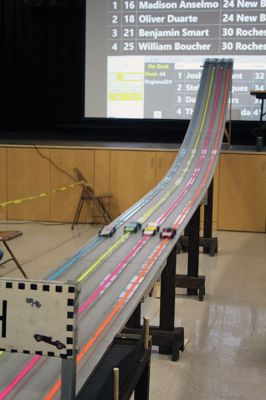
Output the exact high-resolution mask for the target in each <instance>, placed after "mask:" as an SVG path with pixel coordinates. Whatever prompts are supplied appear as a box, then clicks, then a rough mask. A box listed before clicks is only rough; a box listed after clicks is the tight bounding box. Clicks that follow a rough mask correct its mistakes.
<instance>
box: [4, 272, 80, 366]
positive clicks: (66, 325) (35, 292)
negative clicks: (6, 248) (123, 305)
mask: <svg viewBox="0 0 266 400" xmlns="http://www.w3.org/2000/svg"><path fill="white" fill-rule="evenodd" d="M78 295H79V288H78V286H77V285H76V284H75V283H69V282H67V283H62V282H48V281H30V280H19V279H7V278H5V279H3V278H0V351H7V352H11V353H24V354H38V355H41V356H51V357H62V358H72V357H73V355H74V354H75V351H76V349H77V343H76V340H77V310H78Z"/></svg>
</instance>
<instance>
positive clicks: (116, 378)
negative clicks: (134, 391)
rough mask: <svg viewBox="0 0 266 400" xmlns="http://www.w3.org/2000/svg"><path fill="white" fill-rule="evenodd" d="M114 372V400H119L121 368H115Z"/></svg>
mask: <svg viewBox="0 0 266 400" xmlns="http://www.w3.org/2000/svg"><path fill="white" fill-rule="evenodd" d="M113 374H114V396H113V398H114V400H119V368H114V369H113Z"/></svg>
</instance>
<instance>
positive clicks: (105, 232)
mask: <svg viewBox="0 0 266 400" xmlns="http://www.w3.org/2000/svg"><path fill="white" fill-rule="evenodd" d="M115 231H116V228H115V226H114V225H112V224H110V225H105V226H104V227H103V228H102V229H101V230H100V232H99V233H98V235H99V236H103V237H111V236H113V234H114V233H115Z"/></svg>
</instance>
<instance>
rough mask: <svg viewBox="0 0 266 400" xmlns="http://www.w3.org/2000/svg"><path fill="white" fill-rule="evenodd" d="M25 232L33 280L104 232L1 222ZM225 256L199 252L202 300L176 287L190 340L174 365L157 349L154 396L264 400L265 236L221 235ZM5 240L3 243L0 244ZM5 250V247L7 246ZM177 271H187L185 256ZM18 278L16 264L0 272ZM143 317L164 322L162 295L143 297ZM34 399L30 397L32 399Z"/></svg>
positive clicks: (17, 248)
mask: <svg viewBox="0 0 266 400" xmlns="http://www.w3.org/2000/svg"><path fill="white" fill-rule="evenodd" d="M13 229H20V230H21V231H22V232H23V236H22V237H20V238H17V239H15V240H14V241H12V242H10V246H11V247H12V249H13V250H14V253H15V255H16V256H17V258H18V259H19V260H20V262H21V264H22V266H23V268H24V269H25V271H26V272H27V274H28V275H29V276H30V277H32V278H41V277H45V275H47V273H48V272H49V271H52V270H54V269H55V268H56V267H57V266H58V265H59V264H61V263H63V261H65V260H67V259H68V258H69V257H70V256H71V255H73V253H74V252H75V251H77V250H78V249H79V248H80V247H82V245H83V244H85V243H86V241H87V240H88V239H89V238H90V237H91V236H93V235H94V234H96V233H97V232H98V229H99V226H97V225H79V226H78V227H77V228H75V230H74V231H71V229H70V225H69V224H39V223H18V224H16V223H12V224H11V223H8V224H5V223H1V224H0V230H2V231H3V230H13ZM217 236H218V240H219V254H218V256H216V257H209V256H208V255H203V254H201V255H200V274H202V275H206V285H207V286H206V297H205V300H204V301H203V302H199V301H198V300H197V299H196V298H188V297H186V296H185V295H184V290H182V289H177V296H176V326H183V327H184V328H185V337H186V338H187V339H188V340H189V341H188V344H187V345H186V349H185V351H184V353H181V357H180V360H179V361H178V362H176V363H174V362H172V361H170V359H169V357H168V356H161V355H158V354H157V350H156V348H154V351H153V355H152V365H151V387H150V399H151V400H179V399H180V400H188V399H189V400H203V399H204V400H231V399H232V400H233V399H234V400H264V399H265V398H266V395H265V393H266V288H265V282H266V235H265V234H256V233H237V232H218V233H217ZM0 245H1V244H0ZM1 248H3V247H1ZM177 271H178V273H182V272H185V271H186V254H181V255H178V258H177ZM4 275H6V276H12V277H20V273H19V272H18V270H17V269H16V268H15V266H14V265H13V264H12V263H11V262H10V263H8V264H6V266H5V267H4V268H1V267H0V276H4ZM143 314H144V315H145V316H146V317H149V318H150V319H151V323H152V324H156V323H157V322H158V317H159V300H158V299H156V298H154V297H152V298H148V299H146V300H145V302H144V306H143ZM29 400H30V399H29Z"/></svg>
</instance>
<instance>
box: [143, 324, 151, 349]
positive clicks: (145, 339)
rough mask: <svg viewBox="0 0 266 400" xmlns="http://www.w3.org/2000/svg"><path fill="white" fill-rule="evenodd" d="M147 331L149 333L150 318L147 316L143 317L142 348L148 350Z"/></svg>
mask: <svg viewBox="0 0 266 400" xmlns="http://www.w3.org/2000/svg"><path fill="white" fill-rule="evenodd" d="M149 333H150V320H149V319H148V318H144V349H145V350H148V348H149Z"/></svg>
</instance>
